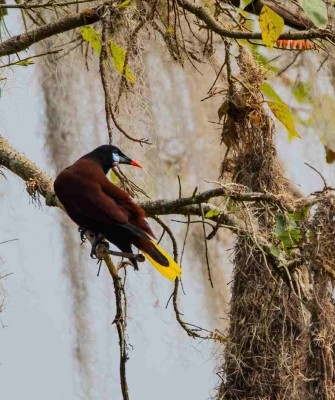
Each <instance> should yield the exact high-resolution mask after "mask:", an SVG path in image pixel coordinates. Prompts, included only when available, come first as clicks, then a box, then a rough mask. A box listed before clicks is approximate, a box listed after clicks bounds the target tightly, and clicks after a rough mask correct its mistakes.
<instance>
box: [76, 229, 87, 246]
mask: <svg viewBox="0 0 335 400" xmlns="http://www.w3.org/2000/svg"><path fill="white" fill-rule="evenodd" d="M86 231H87V228H86V227H85V226H80V227H79V228H78V232H79V233H80V239H81V244H83V243H85V242H86V240H87V238H86V236H85V232H86Z"/></svg>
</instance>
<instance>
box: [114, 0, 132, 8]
mask: <svg viewBox="0 0 335 400" xmlns="http://www.w3.org/2000/svg"><path fill="white" fill-rule="evenodd" d="M130 3H131V0H125V1H123V2H122V3H121V4H119V5H118V6H117V8H119V9H121V8H126V7H128V6H130Z"/></svg>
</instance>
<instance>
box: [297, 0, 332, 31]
mask: <svg viewBox="0 0 335 400" xmlns="http://www.w3.org/2000/svg"><path fill="white" fill-rule="evenodd" d="M300 5H301V8H302V9H303V10H304V11H305V13H306V14H307V15H308V17H309V18H310V19H311V20H312V21H313V22H314V24H315V25H316V26H317V27H318V28H324V27H325V26H327V23H328V11H327V6H326V4H325V3H324V2H323V1H322V0H300Z"/></svg>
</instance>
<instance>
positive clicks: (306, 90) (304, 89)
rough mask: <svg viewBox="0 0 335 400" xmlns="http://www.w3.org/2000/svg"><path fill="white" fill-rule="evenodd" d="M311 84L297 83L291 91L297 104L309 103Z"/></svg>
mask: <svg viewBox="0 0 335 400" xmlns="http://www.w3.org/2000/svg"><path fill="white" fill-rule="evenodd" d="M311 90H312V84H311V83H310V82H306V83H305V82H299V83H298V84H297V85H295V87H294V88H293V90H292V93H293V95H294V97H295V98H296V100H297V101H298V103H307V102H311V100H312V96H311Z"/></svg>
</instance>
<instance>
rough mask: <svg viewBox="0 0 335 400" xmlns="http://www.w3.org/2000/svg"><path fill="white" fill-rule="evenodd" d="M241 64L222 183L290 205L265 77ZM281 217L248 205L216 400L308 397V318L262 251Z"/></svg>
mask: <svg viewBox="0 0 335 400" xmlns="http://www.w3.org/2000/svg"><path fill="white" fill-rule="evenodd" d="M237 62H238V66H239V69H240V75H239V77H238V78H237V79H234V80H232V84H231V86H230V93H229V99H228V101H229V108H228V113H227V114H226V116H225V121H224V127H223V133H222V141H223V142H224V143H225V144H226V145H227V146H228V148H229V158H226V160H224V162H223V164H222V176H223V177H225V178H226V179H231V181H232V182H234V183H236V184H238V185H240V186H243V188H244V189H245V190H250V191H256V192H258V191H261V192H271V193H273V194H275V195H283V196H288V197H289V195H288V194H287V193H286V192H285V190H286V189H285V185H284V178H283V175H282V170H281V167H280V165H279V162H278V159H277V154H276V150H275V148H274V144H273V136H274V127H273V122H272V120H271V119H270V117H269V116H268V114H267V110H266V109H265V108H264V102H263V97H262V95H261V93H260V91H259V89H260V87H261V85H262V83H263V79H264V73H263V71H262V69H261V68H260V67H259V66H258V65H256V64H255V62H254V61H253V59H252V57H251V55H250V54H249V53H248V51H247V50H245V49H243V48H241V49H240V54H239V56H238V58H237ZM227 138H228V139H227ZM227 165H229V166H230V168H228V170H227V168H226V166H227ZM279 211H280V210H279V209H278V208H277V206H275V205H273V204H264V203H258V204H257V203H252V204H249V205H244V213H245V219H246V221H247V223H246V224H247V226H248V229H249V231H250V235H247V236H239V237H238V239H237V242H236V245H235V252H234V253H235V255H234V260H233V261H234V265H235V271H234V278H233V285H232V301H231V308H230V328H229V339H230V340H229V342H228V344H227V346H226V348H225V352H224V362H223V371H222V375H223V376H222V379H223V380H222V384H221V386H220V389H219V393H218V398H219V399H295V398H298V396H299V395H301V394H302V393H304V377H303V374H302V372H301V371H303V369H304V367H305V362H306V358H307V352H306V343H307V337H308V333H307V330H306V312H305V311H304V310H302V306H301V301H300V299H299V297H298V296H295V295H294V294H292V291H291V288H290V285H288V282H287V281H285V280H284V279H282V278H281V276H280V274H279V273H278V272H279V271H278V266H277V265H276V264H275V263H274V259H273V258H271V257H269V254H266V253H265V252H264V251H263V249H262V248H261V246H260V245H259V243H260V242H267V241H269V242H271V241H273V240H274V238H273V228H274V224H275V215H276V213H278V212H279Z"/></svg>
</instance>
